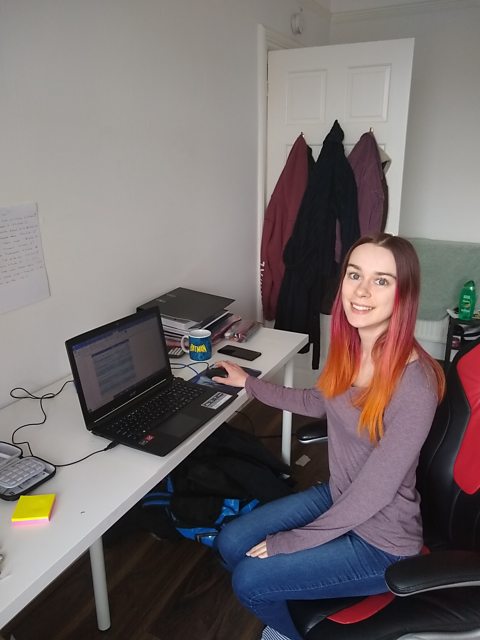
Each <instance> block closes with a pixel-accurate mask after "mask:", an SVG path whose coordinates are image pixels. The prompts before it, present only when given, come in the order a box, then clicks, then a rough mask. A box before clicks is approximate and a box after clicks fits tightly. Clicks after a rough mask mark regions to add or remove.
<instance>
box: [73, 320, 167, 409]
mask: <svg viewBox="0 0 480 640" xmlns="http://www.w3.org/2000/svg"><path fill="white" fill-rule="evenodd" d="M66 346H67V352H68V355H69V359H70V364H71V366H72V372H73V375H74V378H75V383H76V385H77V391H78V394H79V398H80V403H81V404H82V409H83V410H84V413H85V412H86V413H87V414H88V415H89V416H90V417H96V418H98V417H101V414H102V413H103V410H108V411H111V410H112V409H114V408H115V407H116V406H120V405H121V404H124V403H125V402H127V401H128V400H131V399H132V398H134V397H135V396H136V395H138V394H140V393H144V392H145V391H146V390H148V389H149V388H151V387H152V386H154V385H156V384H158V383H159V382H161V381H162V380H165V379H166V378H169V377H170V375H171V370H170V363H169V360H168V354H167V348H166V344H165V338H164V335H163V330H162V324H161V319H160V315H159V312H158V311H157V310H156V309H148V310H147V311H142V312H138V313H135V314H133V315H131V316H127V317H126V318H122V319H120V320H117V321H115V322H112V323H110V324H107V325H104V326H103V327H99V328H97V329H93V330H92V331H88V332H87V333H84V334H82V335H80V336H77V337H76V338H71V339H70V340H68V341H67V343H66ZM97 414H100V416H99V415H97Z"/></svg>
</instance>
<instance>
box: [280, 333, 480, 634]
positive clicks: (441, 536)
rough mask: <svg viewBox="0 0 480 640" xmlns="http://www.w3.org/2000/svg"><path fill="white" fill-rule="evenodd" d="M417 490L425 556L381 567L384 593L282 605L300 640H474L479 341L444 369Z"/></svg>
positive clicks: (479, 593) (479, 583)
mask: <svg viewBox="0 0 480 640" xmlns="http://www.w3.org/2000/svg"><path fill="white" fill-rule="evenodd" d="M317 426H318V427H319V428H320V438H321V439H325V437H326V432H325V423H324V422H322V421H321V422H320V423H319V424H318V425H317ZM305 429H306V432H305V433H304V432H303V428H301V429H300V430H299V431H300V434H299V435H300V439H302V437H303V439H304V441H305V439H307V441H310V442H312V441H315V434H314V433H312V429H313V425H312V424H310V425H307V426H306V427H305ZM297 435H298V433H297ZM417 488H418V490H419V492H420V495H421V497H422V502H421V508H422V520H423V526H424V539H425V544H426V545H427V547H428V551H426V553H424V554H421V555H419V556H415V557H412V558H407V559H406V560H402V561H400V562H397V563H396V564H394V565H392V566H391V567H389V568H388V570H387V572H386V581H387V585H388V588H389V589H390V591H389V592H387V593H385V594H380V595H378V596H370V597H367V598H337V599H332V600H310V601H307V600H302V601H290V602H289V609H290V612H291V614H292V617H293V620H294V623H295V625H296V626H297V628H298V629H299V632H300V633H301V634H302V636H303V637H304V638H305V640H399V639H402V640H407V639H408V640H460V639H462V640H467V639H468V640H473V639H480V491H479V488H480V339H479V340H477V341H475V342H473V343H471V344H470V345H468V346H467V347H466V348H465V349H464V350H462V351H460V352H459V353H458V354H457V356H456V357H455V359H454V361H453V362H452V365H451V366H450V367H449V370H448V374H447V391H446V395H445V398H444V400H443V402H442V403H441V404H440V406H439V407H438V409H437V412H436V414H435V417H434V420H433V424H432V428H431V430H430V433H429V435H428V438H427V440H426V442H425V444H424V446H423V448H422V451H421V455H420V462H419V467H418V471H417Z"/></svg>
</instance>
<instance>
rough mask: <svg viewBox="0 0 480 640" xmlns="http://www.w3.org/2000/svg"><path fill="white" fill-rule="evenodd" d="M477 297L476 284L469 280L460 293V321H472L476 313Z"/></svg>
mask: <svg viewBox="0 0 480 640" xmlns="http://www.w3.org/2000/svg"><path fill="white" fill-rule="evenodd" d="M476 301H477V296H476V294H475V282H474V281H473V280H469V281H468V282H465V284H464V285H463V287H462V291H461V292H460V300H459V301H458V319H459V320H471V319H472V318H473V314H474V312H475V303H476Z"/></svg>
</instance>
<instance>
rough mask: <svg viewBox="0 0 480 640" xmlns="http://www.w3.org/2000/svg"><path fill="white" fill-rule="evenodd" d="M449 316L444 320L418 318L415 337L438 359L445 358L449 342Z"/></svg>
mask: <svg viewBox="0 0 480 640" xmlns="http://www.w3.org/2000/svg"><path fill="white" fill-rule="evenodd" d="M447 332H448V316H445V318H443V319H442V320H417V324H416V325H415V337H416V339H417V340H418V341H419V342H420V344H421V345H422V347H423V348H424V349H425V350H426V351H428V353H429V354H430V355H431V356H432V357H434V358H436V359H437V360H443V356H444V354H445V344H446V342H447Z"/></svg>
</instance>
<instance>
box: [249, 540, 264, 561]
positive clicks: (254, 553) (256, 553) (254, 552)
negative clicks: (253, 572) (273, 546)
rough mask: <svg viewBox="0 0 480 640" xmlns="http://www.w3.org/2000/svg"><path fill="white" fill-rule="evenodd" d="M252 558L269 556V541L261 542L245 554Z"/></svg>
mask: <svg viewBox="0 0 480 640" xmlns="http://www.w3.org/2000/svg"><path fill="white" fill-rule="evenodd" d="M245 555H247V556H249V557H250V558H268V552H267V541H266V540H264V541H263V542H259V543H258V544H256V545H255V546H254V547H252V548H251V549H250V550H249V551H247V553H246V554H245Z"/></svg>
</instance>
